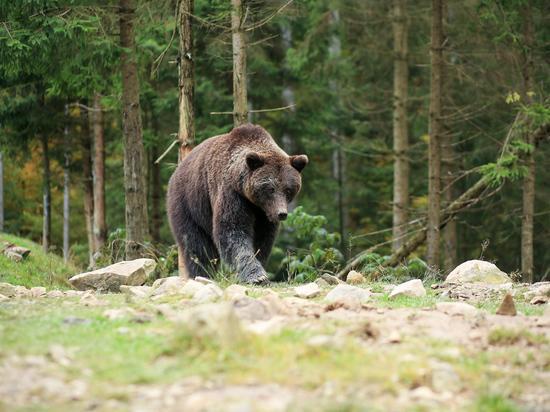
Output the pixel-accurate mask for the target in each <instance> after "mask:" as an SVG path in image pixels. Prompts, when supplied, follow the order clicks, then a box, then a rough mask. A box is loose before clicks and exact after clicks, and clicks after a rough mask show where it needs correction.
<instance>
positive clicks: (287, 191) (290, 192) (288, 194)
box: [285, 189, 292, 199]
mask: <svg viewBox="0 0 550 412" xmlns="http://www.w3.org/2000/svg"><path fill="white" fill-rule="evenodd" d="M285 196H286V197H287V198H288V199H292V190H290V189H285Z"/></svg>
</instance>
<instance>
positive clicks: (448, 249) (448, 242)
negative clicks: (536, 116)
mask: <svg viewBox="0 0 550 412" xmlns="http://www.w3.org/2000/svg"><path fill="white" fill-rule="evenodd" d="M444 6H447V4H445V5H444ZM450 16H451V15H450V10H449V8H447V7H445V8H444V9H443V18H444V22H443V23H444V28H446V26H447V25H448V23H449V20H450ZM444 31H445V32H446V29H445V30H444ZM448 41H449V39H448V38H447V42H448ZM443 57H444V59H445V61H447V59H446V55H445V53H444V55H443ZM448 75H449V71H448V70H444V71H443V74H442V80H441V83H442V86H441V87H442V90H443V94H444V95H447V93H448V91H449V90H450V88H449V85H450V83H449V76H448ZM443 129H444V130H443V133H442V135H441V173H442V176H441V183H442V184H443V188H444V189H443V201H444V205H445V207H447V206H448V205H450V204H451V203H452V201H453V200H454V199H455V198H456V188H455V186H454V185H453V182H454V180H455V177H456V170H457V155H456V152H455V149H454V145H453V134H452V132H451V130H450V129H449V127H448V125H446V124H445V125H443ZM441 236H442V238H443V268H444V270H445V271H449V270H452V269H454V268H455V267H456V266H457V264H458V257H457V233H456V220H455V219H451V220H450V221H449V223H447V224H446V225H445V227H444V228H443V230H442V231H441Z"/></svg>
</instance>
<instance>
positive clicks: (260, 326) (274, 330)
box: [244, 317, 284, 336]
mask: <svg viewBox="0 0 550 412" xmlns="http://www.w3.org/2000/svg"><path fill="white" fill-rule="evenodd" d="M283 326H284V322H283V318H280V317H275V318H271V319H269V320H260V321H257V322H252V323H245V324H244V329H245V330H246V331H247V332H250V333H253V334H255V335H259V336H271V335H276V334H278V333H280V332H281V330H282V329H283Z"/></svg>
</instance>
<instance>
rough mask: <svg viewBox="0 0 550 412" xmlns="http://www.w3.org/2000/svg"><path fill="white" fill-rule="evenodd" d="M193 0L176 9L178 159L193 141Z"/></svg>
mask: <svg viewBox="0 0 550 412" xmlns="http://www.w3.org/2000/svg"><path fill="white" fill-rule="evenodd" d="M193 6H194V1H193V0H181V3H180V9H179V10H178V16H177V19H178V30H179V37H180V44H179V129H178V139H179V141H180V150H179V160H180V161H181V160H182V159H184V158H185V156H187V154H188V153H189V152H190V151H191V148H192V147H193V143H194V141H195V115H194V110H193V99H194V96H195V61H194V60H193V59H194V58H195V54H194V51H193V26H192V18H191V16H192V15H193Z"/></svg>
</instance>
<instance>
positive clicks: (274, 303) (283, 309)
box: [259, 291, 296, 316]
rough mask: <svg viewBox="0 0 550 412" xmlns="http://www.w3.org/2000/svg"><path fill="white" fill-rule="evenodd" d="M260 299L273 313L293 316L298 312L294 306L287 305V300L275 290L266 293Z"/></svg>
mask: <svg viewBox="0 0 550 412" xmlns="http://www.w3.org/2000/svg"><path fill="white" fill-rule="evenodd" d="M259 300H260V301H262V302H264V303H265V304H266V305H267V306H268V307H269V309H270V311H271V312H272V313H275V314H278V315H283V316H292V315H295V314H296V310H294V308H293V307H291V306H290V305H287V304H286V303H285V301H283V299H281V297H280V296H279V294H278V293H275V292H273V291H270V293H266V294H265V295H264V296H262V297H261V298H260V299H259Z"/></svg>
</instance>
